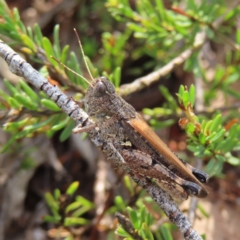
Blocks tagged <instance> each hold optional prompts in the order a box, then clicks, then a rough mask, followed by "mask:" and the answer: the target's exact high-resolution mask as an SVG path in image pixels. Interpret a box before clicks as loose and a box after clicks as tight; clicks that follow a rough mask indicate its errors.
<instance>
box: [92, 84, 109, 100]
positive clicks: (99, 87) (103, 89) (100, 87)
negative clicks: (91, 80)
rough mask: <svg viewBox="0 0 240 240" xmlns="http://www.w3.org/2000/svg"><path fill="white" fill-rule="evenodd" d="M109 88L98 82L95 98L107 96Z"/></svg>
mask: <svg viewBox="0 0 240 240" xmlns="http://www.w3.org/2000/svg"><path fill="white" fill-rule="evenodd" d="M106 91H107V87H106V85H105V84H104V83H103V82H100V81H99V82H97V84H96V87H95V91H94V96H95V97H102V96H103V95H105V94H106Z"/></svg>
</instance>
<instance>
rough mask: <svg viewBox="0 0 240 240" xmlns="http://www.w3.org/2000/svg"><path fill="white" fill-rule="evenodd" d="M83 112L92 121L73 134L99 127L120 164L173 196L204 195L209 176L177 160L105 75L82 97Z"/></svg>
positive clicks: (95, 81) (77, 128) (93, 82)
mask: <svg viewBox="0 0 240 240" xmlns="http://www.w3.org/2000/svg"><path fill="white" fill-rule="evenodd" d="M84 106H85V110H86V112H87V113H88V114H89V116H90V117H91V118H93V119H94V121H95V123H94V124H92V125H88V126H86V127H76V128H75V129H74V130H73V131H74V132H75V133H79V132H88V131H89V130H91V129H92V128H98V129H99V130H100V132H101V134H102V137H103V139H106V142H108V143H109V145H110V146H111V148H112V150H114V151H115V152H117V153H119V154H120V155H121V157H122V158H121V159H122V164H126V165H127V166H128V167H130V168H131V170H132V171H133V172H134V173H136V174H140V175H142V176H145V177H146V178H150V179H153V180H155V181H156V182H157V184H158V185H160V187H162V188H163V189H164V190H165V191H167V192H168V193H169V194H170V195H171V196H173V197H174V198H183V199H186V198H187V197H188V195H190V196H197V197H200V198H201V197H206V196H207V191H206V190H205V189H204V186H203V185H202V183H205V182H207V180H208V175H207V174H206V173H205V172H203V171H201V170H198V169H196V168H194V167H192V166H191V165H189V164H187V163H185V162H184V161H182V160H180V159H179V158H178V157H177V156H176V155H175V154H174V153H173V152H172V151H171V150H170V149H169V148H168V147H167V146H166V144H165V143H164V142H163V141H162V140H161V139H160V138H159V137H158V136H157V135H156V133H155V132H154V131H153V130H152V129H151V128H150V127H149V125H148V124H147V123H146V122H145V121H144V120H143V118H142V117H141V115H139V114H138V113H137V112H136V110H135V109H134V108H133V107H132V106H131V105H130V104H128V103H127V102H126V101H125V100H124V99H123V98H121V97H120V96H119V95H117V94H116V92H115V88H114V86H113V84H112V83H111V82H110V81H109V80H108V79H107V78H106V77H99V78H96V79H94V80H93V81H92V82H91V85H90V86H89V88H88V90H87V93H86V95H85V99H84Z"/></svg>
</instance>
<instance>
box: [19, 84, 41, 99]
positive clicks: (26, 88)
mask: <svg viewBox="0 0 240 240" xmlns="http://www.w3.org/2000/svg"><path fill="white" fill-rule="evenodd" d="M19 83H20V85H21V87H22V89H23V90H24V91H25V92H26V94H27V95H28V96H29V97H30V98H31V99H32V100H34V101H35V102H37V101H39V97H38V95H37V94H36V93H35V92H34V91H33V90H32V88H30V87H29V86H28V84H27V83H26V82H25V81H23V80H20V81H19Z"/></svg>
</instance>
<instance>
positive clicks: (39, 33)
mask: <svg viewBox="0 0 240 240" xmlns="http://www.w3.org/2000/svg"><path fill="white" fill-rule="evenodd" d="M33 28H34V33H35V41H36V42H37V44H38V45H39V46H40V47H42V38H43V35H42V31H41V29H40V27H39V25H38V24H36V23H35V24H34V27H33Z"/></svg>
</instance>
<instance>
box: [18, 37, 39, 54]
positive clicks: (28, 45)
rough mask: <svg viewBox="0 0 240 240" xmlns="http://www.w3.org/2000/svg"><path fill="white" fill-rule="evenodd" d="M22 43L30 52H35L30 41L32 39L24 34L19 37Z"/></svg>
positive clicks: (33, 45) (34, 47)
mask: <svg viewBox="0 0 240 240" xmlns="http://www.w3.org/2000/svg"><path fill="white" fill-rule="evenodd" d="M21 38H22V41H23V42H24V43H25V45H26V46H27V47H29V48H30V49H31V50H33V51H34V52H36V46H35V44H34V42H33V41H32V39H31V38H30V37H28V36H27V35H25V34H22V35H21Z"/></svg>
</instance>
